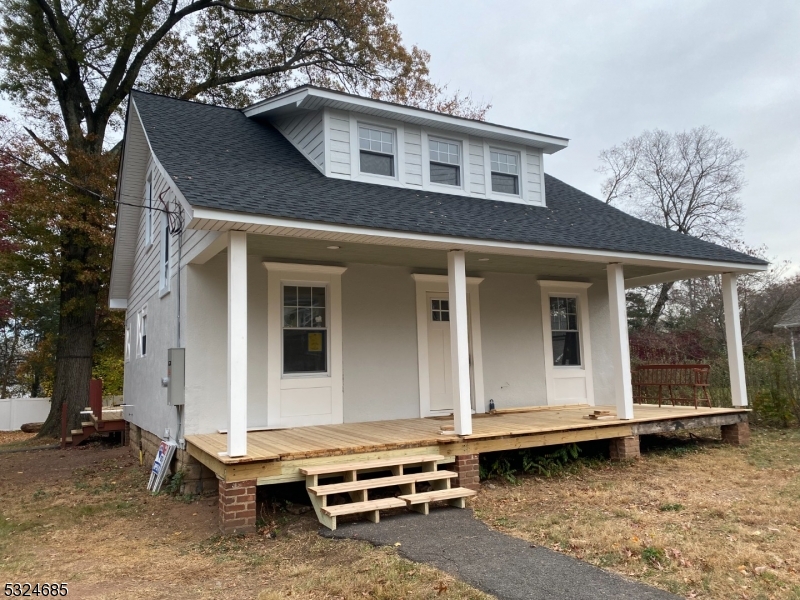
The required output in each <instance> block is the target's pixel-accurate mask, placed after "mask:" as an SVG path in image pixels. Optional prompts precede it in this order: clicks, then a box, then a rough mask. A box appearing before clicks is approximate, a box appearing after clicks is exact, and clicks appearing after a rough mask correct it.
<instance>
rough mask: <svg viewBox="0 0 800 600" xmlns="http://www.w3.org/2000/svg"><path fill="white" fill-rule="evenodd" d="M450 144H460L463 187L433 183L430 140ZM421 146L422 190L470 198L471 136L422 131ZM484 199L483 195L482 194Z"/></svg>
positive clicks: (460, 172) (460, 170) (460, 169)
mask: <svg viewBox="0 0 800 600" xmlns="http://www.w3.org/2000/svg"><path fill="white" fill-rule="evenodd" d="M431 138H433V139H434V141H442V142H450V143H454V144H458V146H459V147H460V148H461V149H460V150H459V152H460V160H461V162H460V164H459V165H458V168H459V175H460V177H461V185H447V184H444V183H433V182H431V149H430V143H429V142H430V140H431ZM420 145H421V147H422V150H421V155H420V161H421V162H422V189H424V190H430V191H432V192H437V193H440V194H452V195H455V196H470V197H473V196H472V194H471V193H470V172H469V136H466V135H458V134H454V133H452V132H449V133H448V132H444V133H439V132H437V131H433V130H428V129H424V128H423V129H422V130H421V131H420ZM480 197H483V194H480Z"/></svg>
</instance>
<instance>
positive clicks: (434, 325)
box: [427, 292, 475, 412]
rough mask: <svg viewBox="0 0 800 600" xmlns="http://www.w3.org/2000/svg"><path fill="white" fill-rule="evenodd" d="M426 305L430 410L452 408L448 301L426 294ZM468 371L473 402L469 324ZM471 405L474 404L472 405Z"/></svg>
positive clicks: (439, 295)
mask: <svg viewBox="0 0 800 600" xmlns="http://www.w3.org/2000/svg"><path fill="white" fill-rule="evenodd" d="M427 308H428V373H429V381H430V410H431V411H442V412H450V411H452V410H453V375H452V372H451V360H450V303H449V301H448V295H447V294H446V293H441V292H429V293H428V294H427ZM469 329H470V333H469V339H470V345H469V354H470V359H469V371H470V386H472V387H473V390H472V391H473V393H472V394H471V397H472V399H473V403H474V401H475V393H474V382H473V375H472V327H471V326H470V328H469ZM473 408H474V406H473Z"/></svg>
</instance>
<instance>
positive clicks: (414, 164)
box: [403, 127, 423, 186]
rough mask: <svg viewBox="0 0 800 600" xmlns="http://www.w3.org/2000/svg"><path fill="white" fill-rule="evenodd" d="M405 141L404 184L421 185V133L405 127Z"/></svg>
mask: <svg viewBox="0 0 800 600" xmlns="http://www.w3.org/2000/svg"><path fill="white" fill-rule="evenodd" d="M403 137H404V139H405V164H406V183H407V184H409V185H414V186H416V185H419V186H421V185H422V156H423V151H422V132H421V131H420V130H419V129H414V128H413V127H406V128H405V131H404V136H403Z"/></svg>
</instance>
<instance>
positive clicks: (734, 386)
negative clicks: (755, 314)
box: [722, 273, 747, 406]
mask: <svg viewBox="0 0 800 600" xmlns="http://www.w3.org/2000/svg"><path fill="white" fill-rule="evenodd" d="M722 305H723V307H724V309H725V342H726V344H727V346H728V370H729V371H730V377H731V400H732V401H733V405H734V406H747V384H746V382H745V375H744V352H743V350H742V327H741V324H740V322H739V292H738V290H737V289H736V274H735V273H723V274H722Z"/></svg>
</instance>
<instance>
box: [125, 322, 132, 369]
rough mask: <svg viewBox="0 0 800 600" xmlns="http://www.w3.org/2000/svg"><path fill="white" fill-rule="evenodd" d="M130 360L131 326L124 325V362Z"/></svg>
mask: <svg viewBox="0 0 800 600" xmlns="http://www.w3.org/2000/svg"><path fill="white" fill-rule="evenodd" d="M130 359H131V325H130V323H126V324H125V362H128V361H130Z"/></svg>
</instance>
